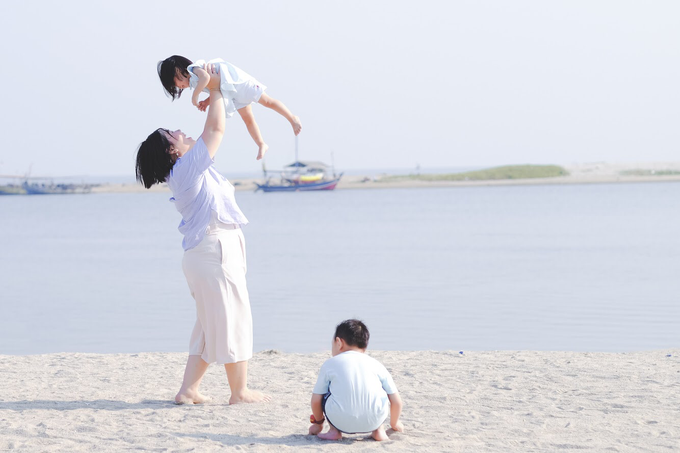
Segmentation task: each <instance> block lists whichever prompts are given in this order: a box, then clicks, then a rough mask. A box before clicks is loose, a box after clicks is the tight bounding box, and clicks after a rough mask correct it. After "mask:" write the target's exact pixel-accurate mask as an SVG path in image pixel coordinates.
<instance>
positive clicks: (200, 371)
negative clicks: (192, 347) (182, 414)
mask: <svg viewBox="0 0 680 453" xmlns="http://www.w3.org/2000/svg"><path fill="white" fill-rule="evenodd" d="M207 369H208V363H207V362H205V361H204V360H203V359H202V358H201V356H200V355H190V356H189V359H188V360H187V366H186V368H185V369H184V380H183V381H182V388H180V389H179V392H177V395H176V396H175V403H177V404H201V403H205V402H206V401H210V398H208V397H206V396H203V395H201V393H200V392H199V391H198V387H199V386H200V385H201V379H203V375H204V374H205V372H206V370H207Z"/></svg>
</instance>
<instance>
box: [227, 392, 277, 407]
mask: <svg viewBox="0 0 680 453" xmlns="http://www.w3.org/2000/svg"><path fill="white" fill-rule="evenodd" d="M271 400H272V397H271V396H269V395H266V394H264V393H262V392H258V391H257V390H250V389H246V390H244V391H243V392H241V393H240V394H238V395H236V394H233V393H232V394H231V398H229V404H241V403H268V402H269V401H271Z"/></svg>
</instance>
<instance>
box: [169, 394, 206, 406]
mask: <svg viewBox="0 0 680 453" xmlns="http://www.w3.org/2000/svg"><path fill="white" fill-rule="evenodd" d="M209 401H210V397H208V396H204V395H201V394H200V393H198V392H180V393H178V394H177V395H176V396H175V404H203V403H207V402H209Z"/></svg>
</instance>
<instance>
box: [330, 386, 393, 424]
mask: <svg viewBox="0 0 680 453" xmlns="http://www.w3.org/2000/svg"><path fill="white" fill-rule="evenodd" d="M330 396H331V392H328V393H326V394H325V395H324V396H323V399H322V400H321V410H322V411H323V416H324V417H326V421H327V422H328V423H330V425H331V426H332V427H333V428H335V429H337V430H338V431H340V432H341V433H343V434H363V433H370V432H372V431H373V430H370V431H362V432H358V433H350V432H347V431H343V430H341V429H340V428H338V427H337V426H335V425H334V424H333V422H332V421H331V419H330V418H328V414H327V413H326V401H327V400H328V398H329V397H330ZM385 421H387V418H385V420H383V422H382V423H381V424H380V426H382V425H383V424H384V423H385Z"/></svg>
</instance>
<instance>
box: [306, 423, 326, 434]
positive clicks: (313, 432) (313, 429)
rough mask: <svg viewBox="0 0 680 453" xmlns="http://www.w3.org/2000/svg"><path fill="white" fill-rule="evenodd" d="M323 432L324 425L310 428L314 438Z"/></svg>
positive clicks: (314, 425)
mask: <svg viewBox="0 0 680 453" xmlns="http://www.w3.org/2000/svg"><path fill="white" fill-rule="evenodd" d="M321 431H323V425H316V424H313V425H312V426H310V427H309V434H311V435H312V436H316V435H317V434H319V433H320V432H321Z"/></svg>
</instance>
